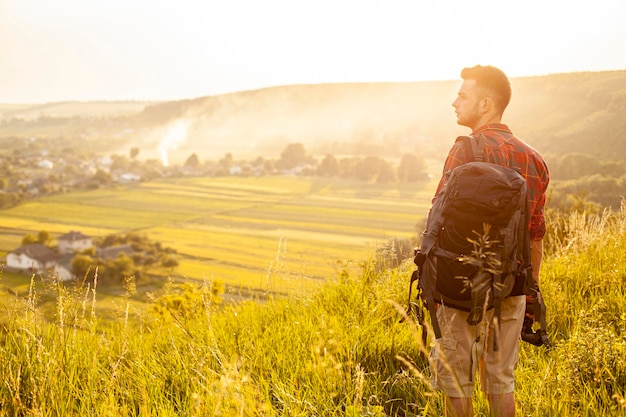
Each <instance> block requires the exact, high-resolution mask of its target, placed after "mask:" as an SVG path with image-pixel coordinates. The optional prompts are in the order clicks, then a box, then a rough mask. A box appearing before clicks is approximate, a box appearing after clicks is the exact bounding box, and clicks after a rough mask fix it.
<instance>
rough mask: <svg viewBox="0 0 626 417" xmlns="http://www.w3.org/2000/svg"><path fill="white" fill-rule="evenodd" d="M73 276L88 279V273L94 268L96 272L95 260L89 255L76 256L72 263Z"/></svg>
mask: <svg viewBox="0 0 626 417" xmlns="http://www.w3.org/2000/svg"><path fill="white" fill-rule="evenodd" d="M71 267H72V274H74V275H76V276H77V277H78V278H80V279H82V278H87V276H86V275H87V273H88V272H89V271H90V270H91V268H92V267H93V268H94V270H95V265H94V259H93V258H92V257H91V256H89V255H76V256H75V257H74V259H72V262H71Z"/></svg>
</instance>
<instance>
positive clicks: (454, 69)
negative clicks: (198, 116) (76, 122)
mask: <svg viewBox="0 0 626 417" xmlns="http://www.w3.org/2000/svg"><path fill="white" fill-rule="evenodd" d="M475 64H492V65H497V66H500V67H501V68H502V69H504V70H505V71H506V72H507V73H508V74H509V75H510V76H513V77H516V76H527V75H542V74H549V73H558V72H573V71H599V70H611V69H626V1H625V0H597V1H595V2H590V1H588V0H585V1H579V0H554V1H553V0H457V1H452V0H386V1H385V0H313V1H298V0H204V1H200V0H199V1H192V0H173V1H164V0H149V1H140V0H53V1H52V0H0V103H24V102H47V101H61V100H144V99H147V100H173V99H183V98H194V97H200V96H205V95H213V94H221V93H225V92H235V91H240V90H249V89H257V88H264V87H270V86H276V85H285V84H300V83H322V82H354V81H419V80H439V79H457V78H458V74H459V72H460V70H461V68H463V67H465V66H471V65H475Z"/></svg>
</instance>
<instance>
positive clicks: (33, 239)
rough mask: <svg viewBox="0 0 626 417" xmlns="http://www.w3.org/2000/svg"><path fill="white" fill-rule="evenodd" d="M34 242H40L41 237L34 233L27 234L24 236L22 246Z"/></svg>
mask: <svg viewBox="0 0 626 417" xmlns="http://www.w3.org/2000/svg"><path fill="white" fill-rule="evenodd" d="M34 243H39V239H37V237H36V236H33V235H26V236H24V237H23V238H22V246H25V245H32V244H34Z"/></svg>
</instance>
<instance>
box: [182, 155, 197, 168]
mask: <svg viewBox="0 0 626 417" xmlns="http://www.w3.org/2000/svg"><path fill="white" fill-rule="evenodd" d="M198 166H200V160H199V159H198V155H196V154H195V153H194V154H191V156H189V158H187V160H186V161H185V167H187V168H194V169H195V168H198Z"/></svg>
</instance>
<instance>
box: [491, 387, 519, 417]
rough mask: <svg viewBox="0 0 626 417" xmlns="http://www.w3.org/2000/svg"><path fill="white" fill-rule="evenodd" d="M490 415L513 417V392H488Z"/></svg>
mask: <svg viewBox="0 0 626 417" xmlns="http://www.w3.org/2000/svg"><path fill="white" fill-rule="evenodd" d="M487 401H489V410H491V411H490V415H491V416H493V417H515V394H513V393H512V392H509V393H508V394H488V395H487Z"/></svg>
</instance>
